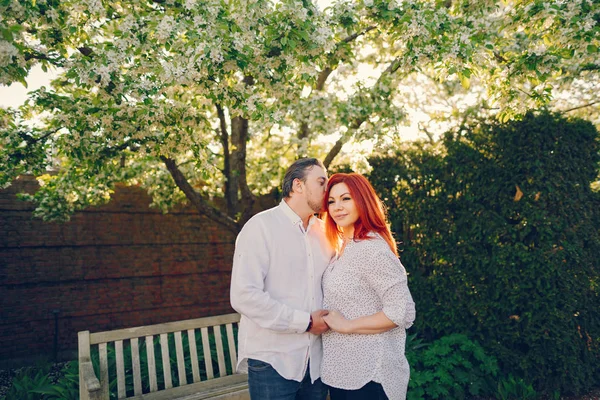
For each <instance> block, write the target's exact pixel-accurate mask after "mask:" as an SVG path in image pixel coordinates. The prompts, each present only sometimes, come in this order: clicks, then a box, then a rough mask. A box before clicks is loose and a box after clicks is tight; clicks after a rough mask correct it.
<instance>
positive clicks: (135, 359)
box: [131, 338, 142, 396]
mask: <svg viewBox="0 0 600 400" xmlns="http://www.w3.org/2000/svg"><path fill="white" fill-rule="evenodd" d="M131 368H132V370H133V393H134V394H135V395H136V396H137V395H141V394H142V369H141V368H140V347H139V344H138V338H132V339H131Z"/></svg>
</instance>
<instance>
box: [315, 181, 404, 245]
mask: <svg viewBox="0 0 600 400" xmlns="http://www.w3.org/2000/svg"><path fill="white" fill-rule="evenodd" d="M338 183H345V184H346V185H347V186H348V189H349V191H350V196H351V197H352V200H354V204H355V205H356V209H357V211H358V219H357V220H356V222H355V223H354V239H356V240H363V239H368V236H367V235H368V234H369V232H376V233H378V234H379V235H381V237H382V238H383V239H384V240H385V241H386V242H387V244H388V245H389V246H390V249H391V250H392V252H393V253H394V254H395V255H398V250H397V249H396V241H395V240H394V238H393V237H392V232H390V227H389V225H388V223H387V220H386V218H385V211H384V208H383V203H382V202H381V200H380V199H379V197H378V196H377V193H375V189H373V186H371V184H370V183H369V181H368V180H367V178H365V177H364V176H362V175H360V174H356V173H350V174H333V175H332V176H331V177H330V178H329V182H328V183H327V191H326V192H325V199H324V200H323V201H324V202H325V204H324V209H325V210H329V207H328V206H329V204H328V201H329V193H330V192H331V188H332V187H334V186H335V185H337V184H338ZM325 235H326V237H327V241H329V243H330V244H331V246H333V248H335V249H336V250H339V249H340V239H341V238H342V231H341V230H340V229H339V228H338V226H337V224H336V223H335V221H334V220H333V218H331V215H329V213H325Z"/></svg>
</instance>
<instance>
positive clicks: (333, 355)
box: [321, 234, 415, 400]
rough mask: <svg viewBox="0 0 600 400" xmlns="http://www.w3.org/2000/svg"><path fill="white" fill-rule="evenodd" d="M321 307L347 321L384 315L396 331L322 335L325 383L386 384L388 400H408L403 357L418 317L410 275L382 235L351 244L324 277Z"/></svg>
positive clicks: (357, 386) (346, 386)
mask: <svg viewBox="0 0 600 400" xmlns="http://www.w3.org/2000/svg"><path fill="white" fill-rule="evenodd" d="M323 295H324V301H323V306H324V307H323V308H325V309H327V310H338V311H339V312H340V313H342V314H343V315H344V316H345V317H346V318H348V319H354V318H359V317H364V316H369V315H372V314H376V313H378V312H380V311H383V312H384V313H385V315H386V316H387V317H388V318H389V319H390V320H391V321H393V322H394V323H395V324H396V325H398V327H396V328H394V329H392V330H389V331H387V332H384V333H377V334H341V333H337V332H333V331H328V332H327V333H324V334H323V363H322V364H321V379H322V380H323V382H325V383H326V384H328V385H330V386H333V387H336V388H340V389H346V390H356V389H360V388H361V387H363V386H364V385H366V384H367V383H369V382H370V381H375V382H378V383H380V384H381V385H382V386H383V389H384V391H385V393H386V395H387V397H388V398H389V399H390V400H396V399H405V398H406V388H407V386H408V379H409V373H410V370H409V366H408V362H407V361H406V357H405V356H404V345H405V342H406V329H407V328H409V327H410V326H411V325H412V322H413V321H414V319H415V304H414V302H413V300H412V297H411V295H410V291H409V290H408V286H407V279H406V271H405V269H404V267H403V266H402V264H401V263H400V260H398V258H397V257H396V256H395V255H394V253H392V251H391V250H390V248H389V246H388V244H387V243H386V242H385V240H383V238H382V237H381V236H379V235H376V234H372V235H371V238H370V239H366V240H360V241H358V240H357V241H350V242H349V243H348V244H347V245H346V248H345V249H344V252H343V254H342V255H341V257H339V258H336V259H334V260H332V262H331V263H330V264H329V266H328V267H327V270H326V271H325V273H324V274H323Z"/></svg>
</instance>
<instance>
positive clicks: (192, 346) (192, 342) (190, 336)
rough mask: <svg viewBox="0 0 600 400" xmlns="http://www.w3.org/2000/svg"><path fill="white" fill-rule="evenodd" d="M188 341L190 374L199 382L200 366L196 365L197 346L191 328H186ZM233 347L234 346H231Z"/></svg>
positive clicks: (194, 334)
mask: <svg viewBox="0 0 600 400" xmlns="http://www.w3.org/2000/svg"><path fill="white" fill-rule="evenodd" d="M187 334H188V342H189V343H190V358H191V361H192V375H193V377H194V383H196V382H200V367H199V366H198V348H197V347H196V333H195V331H194V330H193V329H188V331H187ZM233 348H234V349H235V347H233Z"/></svg>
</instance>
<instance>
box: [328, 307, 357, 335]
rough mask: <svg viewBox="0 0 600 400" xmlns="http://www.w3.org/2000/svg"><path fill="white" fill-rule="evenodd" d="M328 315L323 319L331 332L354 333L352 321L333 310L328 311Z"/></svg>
mask: <svg viewBox="0 0 600 400" xmlns="http://www.w3.org/2000/svg"><path fill="white" fill-rule="evenodd" d="M326 313H327V314H326V315H325V316H324V317H323V319H324V320H325V322H326V323H327V325H329V328H331V330H333V331H336V332H339V333H352V332H351V328H352V327H351V321H350V320H349V319H346V317H344V316H343V315H342V314H341V313H340V312H339V311H336V310H331V311H326Z"/></svg>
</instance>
